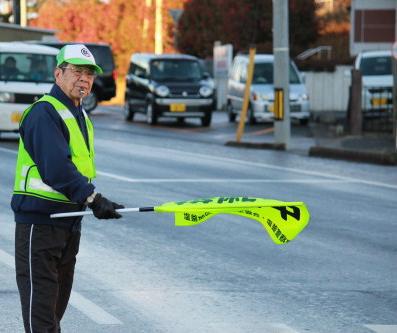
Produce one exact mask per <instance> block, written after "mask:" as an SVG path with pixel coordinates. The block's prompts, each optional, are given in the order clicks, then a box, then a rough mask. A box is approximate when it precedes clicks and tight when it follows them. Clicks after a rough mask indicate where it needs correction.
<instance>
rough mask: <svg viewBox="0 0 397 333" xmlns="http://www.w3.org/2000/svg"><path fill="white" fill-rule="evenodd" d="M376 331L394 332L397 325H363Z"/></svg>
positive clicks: (379, 332) (380, 332)
mask: <svg viewBox="0 0 397 333" xmlns="http://www.w3.org/2000/svg"><path fill="white" fill-rule="evenodd" d="M364 326H365V327H367V328H369V329H370V330H371V331H374V332H376V333H396V332H397V325H364Z"/></svg>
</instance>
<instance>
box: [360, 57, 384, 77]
mask: <svg viewBox="0 0 397 333" xmlns="http://www.w3.org/2000/svg"><path fill="white" fill-rule="evenodd" d="M360 70H361V74H362V75H365V76H371V75H391V74H392V67H391V57H390V56H383V57H368V58H361V63H360Z"/></svg>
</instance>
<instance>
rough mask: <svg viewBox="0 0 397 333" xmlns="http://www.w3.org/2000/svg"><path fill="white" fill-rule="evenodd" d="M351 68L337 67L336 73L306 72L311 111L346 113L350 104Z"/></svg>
mask: <svg viewBox="0 0 397 333" xmlns="http://www.w3.org/2000/svg"><path fill="white" fill-rule="evenodd" d="M350 70H351V66H336V68H335V71H334V72H305V78H306V83H305V85H306V89H307V92H308V94H309V98H310V110H311V111H314V112H318V111H344V112H346V110H347V107H348V102H349V86H350V82H351V77H350Z"/></svg>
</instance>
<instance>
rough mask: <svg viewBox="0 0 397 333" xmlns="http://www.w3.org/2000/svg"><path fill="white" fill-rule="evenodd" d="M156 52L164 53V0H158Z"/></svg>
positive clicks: (155, 37)
mask: <svg viewBox="0 0 397 333" xmlns="http://www.w3.org/2000/svg"><path fill="white" fill-rule="evenodd" d="M155 20H156V23H155V30H156V31H155V36H154V53H156V54H162V53H163V0H156V18H155Z"/></svg>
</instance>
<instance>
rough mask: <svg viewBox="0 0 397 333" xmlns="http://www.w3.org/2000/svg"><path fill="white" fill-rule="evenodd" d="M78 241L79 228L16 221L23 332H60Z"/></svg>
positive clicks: (16, 256) (16, 248) (16, 265)
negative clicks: (72, 228)
mask: <svg viewBox="0 0 397 333" xmlns="http://www.w3.org/2000/svg"><path fill="white" fill-rule="evenodd" d="M79 243H80V231H79V230H74V231H71V230H68V229H63V228H59V227H54V226H51V225H39V224H19V223H17V224H16V229H15V269H16V279H17V285H18V290H19V295H20V298H21V306H22V317H23V323H24V326H25V332H29V333H55V332H60V324H59V323H60V321H61V319H62V316H63V314H64V312H65V310H66V306H67V304H68V301H69V297H70V292H71V290H72V284H73V275H74V266H75V263H76V255H77V253H78V251H79Z"/></svg>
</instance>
